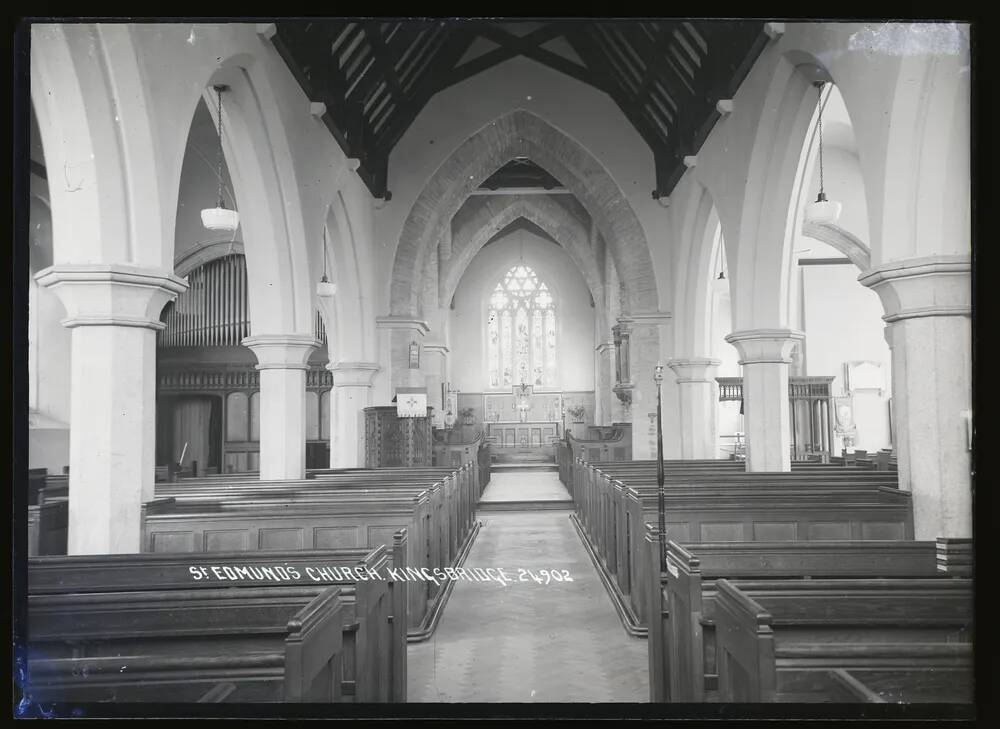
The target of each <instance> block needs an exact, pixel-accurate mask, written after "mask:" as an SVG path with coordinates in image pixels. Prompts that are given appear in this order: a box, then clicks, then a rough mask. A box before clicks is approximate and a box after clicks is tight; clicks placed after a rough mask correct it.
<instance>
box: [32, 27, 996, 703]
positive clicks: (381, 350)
mask: <svg viewBox="0 0 1000 729" xmlns="http://www.w3.org/2000/svg"><path fill="white" fill-rule="evenodd" d="M25 35H26V38H27V39H28V40H29V41H30V54H28V55H27V56H26V58H28V59H30V60H28V61H26V66H27V69H26V70H27V73H28V75H29V77H30V78H29V79H28V81H27V82H26V89H25V91H26V93H25V99H24V100H23V101H24V103H23V109H22V111H23V114H22V116H23V120H22V121H23V123H22V127H23V129H22V131H23V135H22V136H23V142H24V144H23V145H22V147H23V149H24V157H25V160H24V162H25V183H26V184H25V186H24V187H25V189H24V191H23V192H24V195H23V203H24V204H23V206H21V209H19V211H18V215H19V216H20V217H21V218H22V223H24V225H23V226H22V228H21V230H22V231H23V235H21V236H19V237H18V238H17V240H16V246H17V255H19V256H21V257H22V259H23V260H24V263H25V265H24V268H25V269H28V270H27V271H26V272H25V275H22V274H18V275H22V278H25V279H26V281H25V282H24V293H25V299H26V301H25V304H26V305H25V307H24V315H25V319H26V331H27V339H26V343H25V349H26V355H27V368H26V373H27V376H26V383H25V385H26V386H25V388H24V391H25V395H26V400H27V402H26V403H25V405H26V414H27V425H28V427H27V433H26V438H27V441H26V446H27V447H26V457H25V459H24V463H23V466H24V469H23V472H22V473H19V474H15V481H14V483H15V484H16V485H17V486H18V488H17V489H15V491H16V493H15V510H14V527H15V537H20V538H21V539H22V540H23V542H22V545H21V547H20V549H19V551H16V552H15V558H16V559H17V558H19V559H20V567H16V569H17V570H19V571H20V572H22V573H23V578H24V579H23V584H22V585H21V587H22V588H23V592H22V594H21V595H19V599H20V602H21V603H23V604H22V606H21V607H22V608H23V609H22V612H21V618H20V621H21V622H20V623H19V624H18V623H17V621H15V630H16V632H17V635H16V636H15V643H17V644H18V645H19V646H20V647H19V649H18V653H17V667H16V672H17V675H18V676H19V679H18V689H17V691H16V693H18V695H19V696H20V697H22V698H20V704H19V705H18V710H19V711H20V712H21V714H20V715H34V714H32V712H36V711H39V710H40V709H39V708H38V707H45V706H48V705H52V706H62V707H73V706H84V707H87V708H86V711H87V712H88V713H87V715H89V716H96V715H103V714H102V712H118V714H117V715H120V716H124V715H126V713H123V712H129V711H131V712H133V714H134V715H141V714H142V713H143V712H144V711H150V710H151V709H150V707H152V706H154V705H164V704H171V705H172V704H178V705H181V704H183V705H190V706H192V707H195V708H197V710H198V711H215V712H217V713H216V714H215V715H219V716H221V715H224V712H225V710H226V707H232V706H234V705H237V704H239V705H243V706H244V708H245V707H246V706H248V705H252V706H264V705H267V706H271V707H273V706H287V705H289V704H309V705H310V706H311V707H312V708H313V709H315V710H316V711H317V712H318V713H317V715H321V716H333V715H336V713H335V712H337V711H342V710H343V709H342V708H337V709H336V710H334V709H331V708H330V707H326V706H325V705H326V704H329V703H338V704H349V703H350V704H362V703H378V704H402V703H410V704H432V703H443V702H449V703H457V702H465V703H491V702H492V703H536V702H545V703H582V704H588V703H620V704H625V703H647V702H652V703H656V704H659V705H662V706H667V707H669V705H671V704H678V703H680V704H684V705H685V706H689V705H692V704H713V703H719V702H725V703H761V704H816V703H834V704H866V705H867V704H872V703H890V704H900V703H902V704H911V703H914V704H928V705H930V704H933V705H941V704H949V705H950V704H956V705H964V706H970V705H971V703H972V702H973V698H974V692H975V688H976V687H975V682H974V675H975V671H974V668H975V667H974V661H973V633H974V630H973V627H974V626H973V604H974V602H973V553H974V552H973V521H974V520H973V475H972V474H973V400H972V382H973V379H972V376H973V370H972V364H973V357H972V346H973V319H972V275H973V266H972V255H971V250H972V203H971V200H972V188H971V181H970V138H971V130H970V124H971V112H970V64H971V57H970V35H969V26H968V25H964V24H960V23H945V22H936V23H883V22H878V23H854V22H794V23H779V22H764V21H751V20H729V21H720V20H683V19H659V20H657V19H653V20H642V21H640V20H615V21H612V20H604V19H589V20H586V19H581V20H572V19H558V20H543V19H520V20H518V19H493V20H443V19H442V20H427V19H425V20H402V19H400V20H395V19H388V18H376V19H367V20H357V19H355V20H350V19H338V18H324V19H312V20H299V19H295V20H293V19H284V20H283V19H278V20H275V21H274V22H270V23H247V22H219V23H215V22H195V23H175V22H151V23H72V22H68V23H55V22H34V23H32V24H30V27H29V28H26V30H25ZM15 258H16V257H15ZM18 631H19V632H18ZM143 707H146V708H145V709H144V708H143ZM195 708H192V711H194V710H195ZM108 715H110V714H108Z"/></svg>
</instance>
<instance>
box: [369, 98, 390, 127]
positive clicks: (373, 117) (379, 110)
mask: <svg viewBox="0 0 1000 729" xmlns="http://www.w3.org/2000/svg"><path fill="white" fill-rule="evenodd" d="M391 100H392V97H391V96H390V95H389V94H385V95H384V96H383V97H382V101H380V102H379V104H378V106H377V107H375V108H374V109H373V110H372V113H371V114H369V115H368V121H369V123H370V124H371V126H372V131H375V127H376V125H377V124H378V123H379V121H380V117H381V116H382V114H383V111H385V110H386V109H387V108H388V104H389V102H390V101H391Z"/></svg>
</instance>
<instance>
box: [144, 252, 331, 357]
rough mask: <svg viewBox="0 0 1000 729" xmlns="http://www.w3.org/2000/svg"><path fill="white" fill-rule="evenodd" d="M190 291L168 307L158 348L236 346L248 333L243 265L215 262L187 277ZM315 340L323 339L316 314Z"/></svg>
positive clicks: (233, 258) (236, 259) (239, 259)
mask: <svg viewBox="0 0 1000 729" xmlns="http://www.w3.org/2000/svg"><path fill="white" fill-rule="evenodd" d="M188 283H189V288H188V290H187V291H185V292H183V293H181V294H180V295H179V296H178V298H177V300H176V301H174V302H173V303H171V304H168V305H167V310H166V314H165V315H164V318H163V321H164V324H165V327H164V329H163V331H162V332H161V334H160V336H159V337H158V340H157V341H158V346H160V347H219V346H238V345H239V344H240V342H242V340H243V338H244V337H246V336H248V334H249V331H250V317H249V306H248V287H247V281H246V262H245V259H244V258H243V256H242V255H230V256H225V257H223V258H217V259H214V260H212V261H209V262H208V263H205V264H203V265H202V266H199V267H198V268H196V269H194V270H193V271H192V272H191V273H190V274H188ZM315 327H316V334H317V337H319V338H322V337H323V336H325V327H324V322H323V321H322V320H321V319H320V317H319V314H318V312H317V317H316V322H315Z"/></svg>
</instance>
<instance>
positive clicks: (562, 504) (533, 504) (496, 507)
mask: <svg viewBox="0 0 1000 729" xmlns="http://www.w3.org/2000/svg"><path fill="white" fill-rule="evenodd" d="M539 509H562V510H565V511H571V510H572V509H573V500H572V499H559V500H557V499H547V500H545V501H481V502H480V503H479V506H477V507H476V511H480V512H481V511H538V510H539Z"/></svg>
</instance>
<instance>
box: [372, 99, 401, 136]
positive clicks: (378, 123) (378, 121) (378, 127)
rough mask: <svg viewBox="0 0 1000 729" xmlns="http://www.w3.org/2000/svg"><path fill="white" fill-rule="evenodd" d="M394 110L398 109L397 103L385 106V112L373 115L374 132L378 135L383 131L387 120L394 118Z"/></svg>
mask: <svg viewBox="0 0 1000 729" xmlns="http://www.w3.org/2000/svg"><path fill="white" fill-rule="evenodd" d="M386 98H388V97H386ZM394 111H396V105H395V104H389V105H388V106H387V107H386V108H385V112H384V113H382V114H379V115H377V116H374V117H372V134H374V135H376V136H377V135H379V134H381V133H382V127H383V126H384V125H385V123H386V122H387V121H389V119H391V118H392V114H393V112H394Z"/></svg>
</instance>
